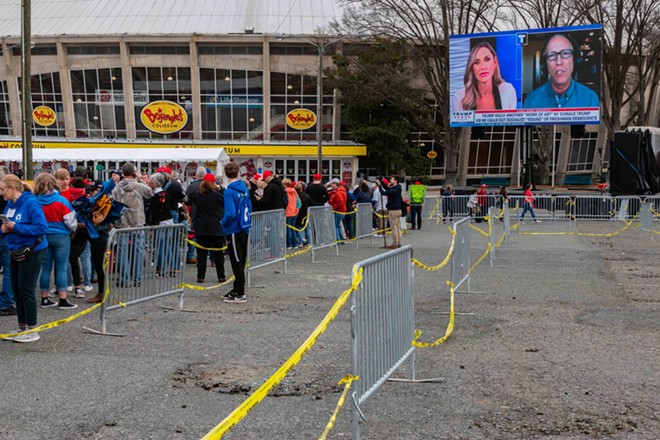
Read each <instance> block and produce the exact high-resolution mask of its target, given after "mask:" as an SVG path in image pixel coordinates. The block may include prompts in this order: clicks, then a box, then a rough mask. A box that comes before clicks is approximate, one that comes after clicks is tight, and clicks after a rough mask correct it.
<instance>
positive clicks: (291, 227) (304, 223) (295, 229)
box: [286, 214, 309, 232]
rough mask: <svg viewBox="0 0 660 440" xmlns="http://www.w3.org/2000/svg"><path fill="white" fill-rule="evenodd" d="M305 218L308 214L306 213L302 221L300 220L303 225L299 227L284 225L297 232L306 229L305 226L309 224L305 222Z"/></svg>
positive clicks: (307, 217)
mask: <svg viewBox="0 0 660 440" xmlns="http://www.w3.org/2000/svg"><path fill="white" fill-rule="evenodd" d="M307 219H309V214H308V215H306V216H305V218H304V219H303V221H302V225H303V226H302V228H300V229H298V228H296V227H295V226H291V225H286V227H287V228H289V229H293V230H294V231H297V232H302V231H304V230H305V229H307V226H309V224H308V223H307Z"/></svg>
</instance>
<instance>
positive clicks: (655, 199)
mask: <svg viewBox="0 0 660 440" xmlns="http://www.w3.org/2000/svg"><path fill="white" fill-rule="evenodd" d="M644 201H645V202H646V203H649V204H650V205H651V213H652V214H653V216H652V220H653V221H660V214H658V213H660V196H648V197H646V198H645V199H644Z"/></svg>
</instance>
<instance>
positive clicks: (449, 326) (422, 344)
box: [412, 281, 454, 348]
mask: <svg viewBox="0 0 660 440" xmlns="http://www.w3.org/2000/svg"><path fill="white" fill-rule="evenodd" d="M447 285H448V286H449V324H447V330H445V335H444V336H443V337H441V338H440V339H438V340H436V341H435V342H420V341H418V339H419V337H420V336H422V332H421V331H420V330H415V339H413V340H412V344H413V345H414V346H415V347H419V348H428V347H435V346H438V345H440V344H442V343H443V342H445V341H446V340H447V339H448V338H449V336H450V335H451V333H452V332H453V331H454V283H452V282H451V281H447Z"/></svg>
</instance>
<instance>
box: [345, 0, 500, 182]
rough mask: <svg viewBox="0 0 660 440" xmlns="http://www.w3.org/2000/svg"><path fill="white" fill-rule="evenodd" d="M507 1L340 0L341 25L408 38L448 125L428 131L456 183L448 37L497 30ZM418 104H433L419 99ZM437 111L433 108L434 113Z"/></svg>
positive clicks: (349, 29) (427, 88)
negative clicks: (503, 5)
mask: <svg viewBox="0 0 660 440" xmlns="http://www.w3.org/2000/svg"><path fill="white" fill-rule="evenodd" d="M503 1H504V0H417V1H404V0H341V3H342V4H343V5H344V7H345V14H344V17H343V19H342V22H341V23H336V27H337V28H338V29H340V30H343V31H346V32H348V33H353V34H355V33H369V34H372V35H378V36H381V37H386V38H391V39H394V40H401V41H404V42H406V43H407V44H408V45H409V46H410V48H411V49H412V53H413V57H412V59H413V62H414V63H415V65H416V71H418V72H419V73H420V74H421V75H423V77H424V79H425V83H426V86H425V87H424V89H425V91H426V93H427V94H428V95H430V96H432V97H433V99H434V101H435V104H437V106H438V111H439V112H440V113H441V116H442V121H443V127H437V126H432V125H433V121H429V123H430V124H429V127H428V129H427V131H428V132H429V134H430V135H431V136H433V137H434V139H435V140H436V141H437V142H439V143H440V145H442V146H443V147H444V152H445V161H446V172H445V175H446V179H447V181H448V182H452V183H455V182H456V175H457V165H458V147H459V130H451V129H449V99H450V97H449V36H450V35H453V34H469V33H475V32H487V31H492V30H494V29H495V23H496V21H497V18H498V10H499V6H500V5H501V4H502V2H503ZM419 105H428V101H426V100H420V103H419ZM429 114H433V112H432V111H431V112H429Z"/></svg>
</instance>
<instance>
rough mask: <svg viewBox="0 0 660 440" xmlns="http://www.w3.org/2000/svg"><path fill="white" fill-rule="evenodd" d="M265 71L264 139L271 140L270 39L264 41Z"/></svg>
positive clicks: (262, 112) (263, 62) (263, 64)
mask: <svg viewBox="0 0 660 440" xmlns="http://www.w3.org/2000/svg"><path fill="white" fill-rule="evenodd" d="M262 52H263V61H262V66H263V72H264V86H263V93H264V97H263V101H264V106H263V108H262V110H261V114H262V118H263V130H264V141H269V140H270V67H271V66H270V44H269V41H268V40H264V42H263V50H262Z"/></svg>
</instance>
